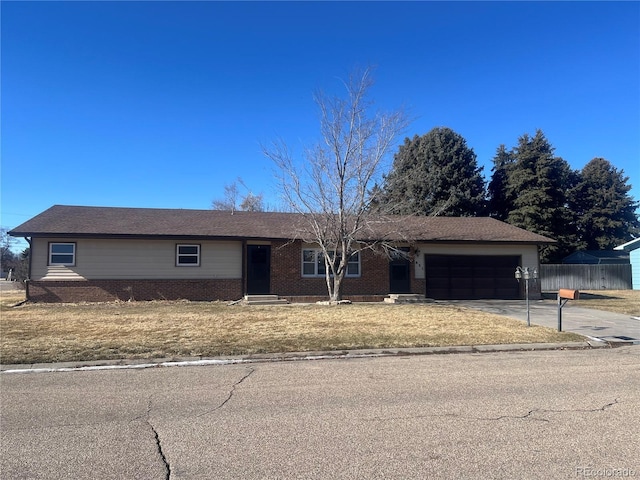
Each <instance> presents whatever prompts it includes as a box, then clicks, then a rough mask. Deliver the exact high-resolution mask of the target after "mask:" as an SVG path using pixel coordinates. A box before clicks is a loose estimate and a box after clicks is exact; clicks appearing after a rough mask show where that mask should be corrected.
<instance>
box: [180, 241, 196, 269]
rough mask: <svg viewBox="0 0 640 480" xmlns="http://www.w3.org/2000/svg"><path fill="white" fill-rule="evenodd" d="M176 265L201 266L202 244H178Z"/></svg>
mask: <svg viewBox="0 0 640 480" xmlns="http://www.w3.org/2000/svg"><path fill="white" fill-rule="evenodd" d="M176 265H177V266H179V267H199V266H200V245H176Z"/></svg>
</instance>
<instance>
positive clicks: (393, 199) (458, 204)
mask: <svg viewBox="0 0 640 480" xmlns="http://www.w3.org/2000/svg"><path fill="white" fill-rule="evenodd" d="M481 172H482V168H481V167H478V164H477V161H476V154H475V153H474V152H473V150H472V149H471V148H469V147H468V146H467V142H466V140H465V139H464V138H463V137H462V136H461V135H459V134H458V133H456V132H454V131H453V130H451V129H450V128H446V127H444V128H434V129H433V130H431V131H430V132H429V133H427V134H425V135H423V136H422V137H419V136H417V135H416V136H414V137H413V139H411V140H410V139H408V138H407V139H405V142H404V145H402V146H400V149H399V151H398V153H396V155H395V156H394V162H393V168H392V170H391V172H390V173H389V174H388V175H387V176H386V177H385V182H384V186H383V194H382V198H381V201H380V202H379V204H378V206H379V208H380V209H381V210H383V211H387V212H389V213H395V214H409V215H410V214H417V215H442V216H474V215H482V214H484V213H485V211H486V205H485V183H484V179H483V177H482V175H481Z"/></svg>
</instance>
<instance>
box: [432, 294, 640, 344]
mask: <svg viewBox="0 0 640 480" xmlns="http://www.w3.org/2000/svg"><path fill="white" fill-rule="evenodd" d="M438 303H448V304H453V305H461V306H465V307H469V308H473V309H476V310H481V311H484V312H489V313H496V314H498V315H504V316H507V317H512V318H516V319H518V320H522V321H523V322H526V321H527V308H526V301H525V300H449V301H446V302H445V301H442V302H438ZM529 312H530V319H531V324H532V325H541V326H543V327H549V328H553V329H557V328H558V303H557V301H556V300H530V301H529ZM562 331H563V332H573V333H578V334H580V335H585V336H587V337H592V338H598V339H601V340H605V341H607V342H625V343H631V344H635V345H638V344H640V318H637V317H632V316H630V315H622V314H619V313H611V312H605V311H602V310H593V309H591V308H580V307H576V306H574V305H572V302H571V300H569V301H568V302H567V303H566V304H565V306H564V307H563V308H562Z"/></svg>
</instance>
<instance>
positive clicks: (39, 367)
mask: <svg viewBox="0 0 640 480" xmlns="http://www.w3.org/2000/svg"><path fill="white" fill-rule="evenodd" d="M623 345H629V343H627V342H605V341H602V340H599V339H596V338H593V339H588V340H587V341H584V342H565V343H519V344H506V345H470V346H453V347H423V348H383V349H371V350H342V351H329V352H292V353H272V354H256V355H244V356H230V357H217V358H199V357H191V358H179V359H176V358H165V359H162V358H157V359H141V360H135V359H134V360H127V359H120V360H95V361H86V362H61V363H37V364H17V365H0V374H12V373H53V372H77V371H94V370H123V369H143V368H160V367H192V366H204V365H234V364H243V363H269V362H291V361H300V360H307V361H309V360H335V359H355V358H371V357H394V356H396V357H398V356H409V355H441V354H451V353H494V352H523V351H540V350H587V349H594V348H615V347H621V346H623Z"/></svg>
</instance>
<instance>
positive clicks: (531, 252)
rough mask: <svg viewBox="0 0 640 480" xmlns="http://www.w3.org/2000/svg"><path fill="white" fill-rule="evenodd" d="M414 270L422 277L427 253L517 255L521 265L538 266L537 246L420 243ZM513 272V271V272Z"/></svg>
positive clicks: (417, 276) (418, 276)
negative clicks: (520, 259)
mask: <svg viewBox="0 0 640 480" xmlns="http://www.w3.org/2000/svg"><path fill="white" fill-rule="evenodd" d="M417 249H418V251H419V253H418V255H416V260H415V267H416V268H415V272H416V278H424V256H425V254H428V255H510V256H514V255H518V256H521V257H522V266H523V267H530V268H539V264H538V247H537V246H536V245H489V244H474V245H447V244H420V245H418V247H417ZM514 273H515V272H514Z"/></svg>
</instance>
